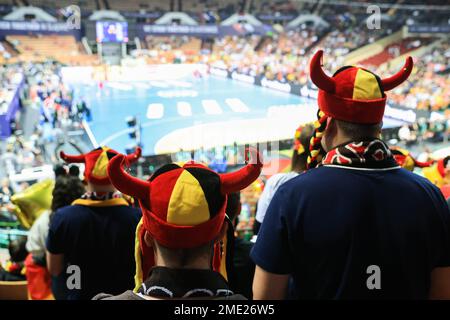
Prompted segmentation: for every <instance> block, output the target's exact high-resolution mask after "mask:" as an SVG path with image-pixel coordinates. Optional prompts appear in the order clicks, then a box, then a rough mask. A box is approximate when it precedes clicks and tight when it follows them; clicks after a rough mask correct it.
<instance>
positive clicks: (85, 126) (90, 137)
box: [82, 119, 99, 148]
mask: <svg viewBox="0 0 450 320" xmlns="http://www.w3.org/2000/svg"><path fill="white" fill-rule="evenodd" d="M82 124H83V127H84V130H86V133H87V135H88V138H89V140H90V141H91V143H92V145H93V146H94V148H98V147H99V144H98V142H97V139H95V136H94V133H93V132H92V130H91V127H90V126H89V124H88V122H87V121H86V120H84V119H83V121H82Z"/></svg>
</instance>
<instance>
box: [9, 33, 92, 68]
mask: <svg viewBox="0 0 450 320" xmlns="http://www.w3.org/2000/svg"><path fill="white" fill-rule="evenodd" d="M6 39H7V41H8V42H9V43H10V44H12V45H13V46H14V47H15V49H16V50H17V51H18V52H20V54H21V57H20V58H22V59H25V60H26V59H29V60H32V61H36V60H38V61H40V60H42V59H47V58H52V59H55V60H58V61H60V62H62V63H73V64H76V65H80V64H89V63H94V62H95V61H96V60H97V58H96V57H95V56H91V55H87V54H84V53H83V52H82V50H81V48H80V46H79V44H78V43H77V42H76V40H75V38H74V37H72V36H60V35H58V36H57V35H49V36H42V35H41V36H24V35H15V36H7V37H6Z"/></svg>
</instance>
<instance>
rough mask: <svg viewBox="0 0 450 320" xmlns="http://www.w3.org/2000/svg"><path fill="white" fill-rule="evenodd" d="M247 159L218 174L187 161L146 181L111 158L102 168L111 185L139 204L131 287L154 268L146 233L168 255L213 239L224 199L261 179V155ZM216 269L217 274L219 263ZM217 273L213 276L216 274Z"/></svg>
mask: <svg viewBox="0 0 450 320" xmlns="http://www.w3.org/2000/svg"><path fill="white" fill-rule="evenodd" d="M248 153H250V154H251V159H250V161H249V162H248V164H247V165H246V166H244V167H243V168H241V169H240V170H238V171H235V172H231V173H225V174H218V173H216V172H214V171H212V170H211V169H209V168H208V167H206V166H204V165H202V164H200V163H196V162H194V161H190V162H187V163H185V164H184V165H182V166H181V165H178V164H175V163H171V164H167V165H164V166H162V167H161V168H160V169H158V170H157V171H156V172H155V173H154V174H153V175H152V176H151V177H150V179H149V180H148V181H144V180H140V179H138V178H135V177H133V176H131V175H129V174H128V173H127V172H125V170H124V168H123V166H124V165H126V158H125V157H124V156H122V155H118V156H116V157H114V158H113V159H112V160H111V161H110V163H109V165H108V175H109V178H110V179H111V182H112V184H113V185H114V186H115V187H116V188H117V189H118V190H119V191H121V192H122V193H124V194H127V195H130V196H134V197H136V198H138V199H139V204H140V207H141V209H142V220H141V222H140V223H139V225H138V229H137V232H136V240H137V246H136V263H137V268H136V270H137V274H136V279H135V280H136V285H137V286H139V285H140V283H142V281H143V280H145V279H146V277H147V275H148V272H149V271H150V268H151V267H152V266H153V264H154V257H153V250H152V249H151V248H148V247H147V246H146V245H144V234H145V231H147V232H148V233H149V234H150V235H151V236H152V238H153V239H155V240H156V241H157V242H158V243H159V244H161V245H163V246H165V247H167V248H171V249H189V248H194V247H199V246H202V245H204V244H207V243H208V242H211V241H213V240H214V239H216V238H217V237H218V236H219V234H220V231H221V228H222V225H223V223H224V221H225V216H226V214H225V208H226V206H227V195H228V194H230V193H234V192H237V191H240V190H242V189H244V188H246V187H247V186H249V185H250V184H251V183H252V182H253V181H254V180H256V179H257V178H258V176H259V174H260V173H261V169H262V159H261V155H260V154H259V153H258V151H256V150H255V149H250V150H246V156H247V155H248ZM216 258H217V257H216V252H215V257H214V260H215V261H218V263H217V264H215V265H216V268H215V270H216V269H218V268H220V259H219V260H217V259H216ZM216 271H219V270H216Z"/></svg>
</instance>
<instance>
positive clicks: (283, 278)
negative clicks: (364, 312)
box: [251, 51, 450, 299]
mask: <svg viewBox="0 0 450 320" xmlns="http://www.w3.org/2000/svg"><path fill="white" fill-rule="evenodd" d="M322 54H323V52H322V51H318V52H317V53H316V54H315V55H314V56H313V58H312V60H311V62H310V77H311V80H312V82H313V83H314V84H315V85H316V86H317V87H318V88H319V93H318V106H319V112H318V120H317V122H316V124H315V127H316V129H315V133H314V136H313V138H312V139H311V143H310V154H311V155H310V158H309V161H308V162H309V169H308V170H307V171H306V172H305V173H303V174H301V175H299V176H297V177H295V178H293V179H291V180H289V181H288V182H286V183H285V184H283V185H282V186H281V187H280V188H279V189H278V191H277V192H276V194H275V196H274V197H273V199H272V201H271V203H270V205H269V208H268V210H267V213H266V216H265V218H264V222H263V224H262V226H261V229H260V232H259V234H258V239H257V241H256V243H255V246H254V247H253V249H252V252H251V257H252V259H253V261H254V262H255V264H256V265H257V266H256V270H255V277H254V281H253V298H254V299H283V298H284V297H285V296H286V288H287V286H288V279H289V276H292V278H293V282H294V286H295V291H296V293H297V294H298V296H299V298H300V299H302V298H308V299H380V298H381V299H399V298H401V299H408V298H409V299H427V298H450V212H449V209H448V206H447V204H446V202H445V200H444V198H443V196H442V194H441V192H440V191H439V189H437V188H436V187H435V186H434V185H432V184H431V183H430V182H429V181H428V180H426V179H425V178H423V177H421V176H419V175H416V174H413V173H412V172H410V171H408V170H405V169H403V168H401V167H400V166H399V165H398V164H397V162H396V161H395V159H394V157H393V155H392V152H391V151H390V150H389V148H388V146H387V145H386V144H385V143H384V142H383V141H382V140H380V139H379V137H380V132H381V126H382V120H383V113H384V109H385V105H386V99H387V97H386V92H387V91H389V90H392V89H394V88H395V87H397V86H399V85H400V84H401V83H402V82H404V81H405V80H406V79H407V78H408V76H409V74H410V73H411V70H412V68H413V61H412V59H411V58H410V57H409V58H407V60H406V63H405V65H404V66H403V68H402V69H401V70H400V71H399V72H398V73H397V74H395V75H393V76H391V77H389V78H386V79H381V78H380V77H378V76H377V75H375V74H374V73H372V72H370V71H368V70H366V69H363V68H360V67H355V66H347V67H344V68H341V69H339V70H338V71H337V72H336V73H335V74H334V75H333V76H332V77H330V76H328V75H327V74H326V73H325V72H324V71H323V70H322V67H321V59H322ZM320 146H322V147H323V149H324V150H325V152H326V154H325V156H324V157H323V158H322V160H321V161H320V160H319V158H318V155H319V147H320Z"/></svg>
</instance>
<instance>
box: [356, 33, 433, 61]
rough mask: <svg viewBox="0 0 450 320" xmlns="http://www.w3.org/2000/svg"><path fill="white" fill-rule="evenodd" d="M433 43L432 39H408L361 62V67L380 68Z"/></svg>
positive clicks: (389, 46) (391, 45) (387, 47)
mask: <svg viewBox="0 0 450 320" xmlns="http://www.w3.org/2000/svg"><path fill="white" fill-rule="evenodd" d="M430 42H431V39H430V38H406V39H402V40H401V41H399V42H395V43H392V44H390V45H388V46H386V47H385V48H384V50H383V51H381V52H380V53H378V54H376V55H373V56H371V57H369V58H367V59H364V60H362V61H359V64H361V65H367V66H379V65H381V64H383V63H385V62H386V61H388V60H390V59H392V58H395V57H396V56H400V55H403V54H405V53H407V52H409V51H412V50H414V49H417V48H418V47H420V46H423V45H426V44H428V43H430Z"/></svg>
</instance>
